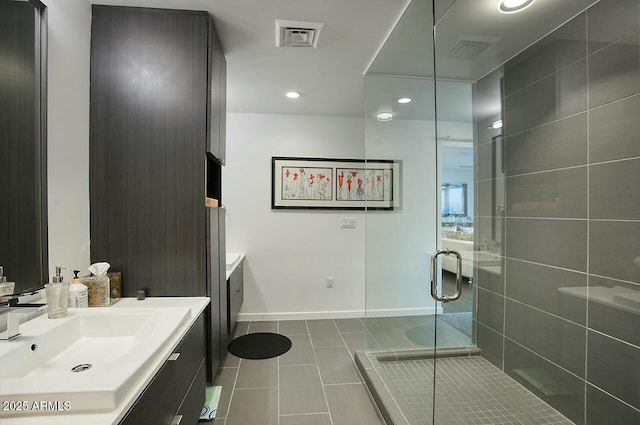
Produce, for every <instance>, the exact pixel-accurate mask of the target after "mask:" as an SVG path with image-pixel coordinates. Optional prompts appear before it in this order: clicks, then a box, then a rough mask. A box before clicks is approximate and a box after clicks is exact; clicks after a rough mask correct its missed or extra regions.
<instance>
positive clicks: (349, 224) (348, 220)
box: [340, 217, 356, 229]
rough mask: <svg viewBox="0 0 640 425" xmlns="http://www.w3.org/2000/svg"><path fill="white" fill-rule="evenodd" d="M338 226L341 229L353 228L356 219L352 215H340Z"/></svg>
mask: <svg viewBox="0 0 640 425" xmlns="http://www.w3.org/2000/svg"><path fill="white" fill-rule="evenodd" d="M340 227H341V228H342V229H355V227H356V219H355V218H353V217H340Z"/></svg>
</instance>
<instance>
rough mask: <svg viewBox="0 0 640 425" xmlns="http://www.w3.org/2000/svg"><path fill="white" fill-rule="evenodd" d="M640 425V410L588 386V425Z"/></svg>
mask: <svg viewBox="0 0 640 425" xmlns="http://www.w3.org/2000/svg"><path fill="white" fill-rule="evenodd" d="M602 424H616V425H638V424H640V410H636V409H633V408H631V407H629V406H628V405H626V404H624V403H621V402H620V401H618V400H616V399H615V398H613V397H611V396H610V395H608V394H606V393H604V392H602V391H600V390H599V389H598V388H594V387H593V386H591V385H587V425H602Z"/></svg>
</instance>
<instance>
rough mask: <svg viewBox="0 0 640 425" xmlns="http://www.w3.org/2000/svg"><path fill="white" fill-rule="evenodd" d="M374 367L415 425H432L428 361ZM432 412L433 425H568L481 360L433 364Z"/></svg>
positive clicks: (539, 401)
mask: <svg viewBox="0 0 640 425" xmlns="http://www.w3.org/2000/svg"><path fill="white" fill-rule="evenodd" d="M380 365H381V366H382V368H383V369H384V371H385V372H386V374H387V375H388V377H389V379H390V380H391V382H392V383H393V384H394V385H395V387H396V389H397V391H398V392H399V396H400V397H402V398H403V399H404V401H405V402H406V404H408V405H409V407H410V409H411V410H412V413H413V414H414V415H415V417H416V418H417V419H418V420H419V422H418V424H419V425H432V416H433V402H434V401H433V389H434V388H433V376H434V371H433V360H406V361H388V362H380ZM396 396H398V394H396ZM435 409H436V410H435V412H436V415H435V425H471V424H496V425H497V424H514V425H515V424H519V425H529V424H548V425H572V424H573V422H571V421H570V420H568V419H567V418H565V417H564V416H563V415H562V414H560V413H559V412H558V411H556V410H555V409H553V408H552V407H550V406H549V405H547V404H546V403H545V402H543V401H542V400H540V399H539V398H538V397H536V396H535V395H534V394H532V393H531V392H530V391H529V390H527V389H526V388H524V387H523V386H522V385H520V384H519V383H518V382H516V381H515V380H513V379H511V378H510V377H509V376H507V375H506V374H505V373H503V372H502V371H501V370H500V369H498V368H496V367H495V366H493V365H492V364H491V363H489V362H488V361H487V360H485V359H484V358H483V357H481V356H472V357H459V358H441V359H438V360H437V363H436V397H435ZM412 425H413V424H412Z"/></svg>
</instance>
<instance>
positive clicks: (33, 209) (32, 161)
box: [0, 0, 48, 292]
mask: <svg viewBox="0 0 640 425" xmlns="http://www.w3.org/2000/svg"><path fill="white" fill-rule="evenodd" d="M46 39H47V23H46V7H45V5H44V4H43V3H42V2H40V1H38V0H29V1H24V0H23V1H17V0H0V182H1V183H0V265H1V266H3V267H4V274H5V275H6V277H7V281H9V282H15V289H14V292H20V291H23V290H25V289H27V288H32V287H36V286H40V285H42V284H43V283H45V282H47V281H48V247H47V202H46V201H47V182H46V176H47V173H46V169H47V164H46V152H47V150H46V128H47V126H46V81H47V79H46V45H47V43H46Z"/></svg>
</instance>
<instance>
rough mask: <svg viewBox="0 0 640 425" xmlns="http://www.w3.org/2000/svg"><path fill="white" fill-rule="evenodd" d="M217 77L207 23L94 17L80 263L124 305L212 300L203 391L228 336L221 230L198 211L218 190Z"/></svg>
mask: <svg viewBox="0 0 640 425" xmlns="http://www.w3.org/2000/svg"><path fill="white" fill-rule="evenodd" d="M225 69H226V63H225V59H224V55H223V52H222V49H221V47H220V42H219V41H218V36H217V33H216V29H215V26H214V23H213V19H212V17H211V16H210V15H209V14H208V13H206V12H199V11H182V10H165V9H145V8H129V7H113V6H93V12H92V27H91V121H90V123H91V124H90V154H89V160H90V167H89V170H90V172H89V179H90V203H91V261H92V262H96V261H108V262H109V263H111V269H112V270H114V271H121V272H122V275H123V286H124V288H123V293H124V295H125V296H135V295H136V293H137V291H138V290H140V289H144V290H146V293H147V295H148V296H210V297H211V304H210V310H209V311H208V312H207V315H208V318H207V335H208V336H209V337H208V339H209V341H207V342H208V343H207V347H208V350H207V351H208V361H207V370H208V374H207V375H208V380H209V381H211V380H212V378H213V376H214V375H215V372H216V370H217V368H218V366H219V362H220V353H221V347H222V345H223V344H224V343H225V342H226V341H222V340H221V338H220V335H222V333H221V332H220V330H219V329H220V326H222V325H223V326H225V327H224V328H223V329H226V326H227V324H226V314H225V316H224V318H222V322H223V323H221V314H220V294H221V289H220V288H221V286H223V285H224V281H221V280H220V275H221V270H223V269H224V267H225V266H224V263H221V262H220V259H221V258H223V255H224V252H225V247H224V245H220V244H219V240H220V238H221V237H222V239H223V240H224V237H223V236H224V235H220V232H222V233H223V232H224V225H222V226H220V223H219V221H218V220H219V216H220V212H219V211H216V214H213V213H211V211H210V209H209V208H205V202H204V198H205V196H206V194H207V193H210V192H212V189H211V188H210V187H208V186H210V185H214V186H217V187H218V189H214V190H213V191H214V192H216V191H217V192H218V193H220V189H219V187H221V186H220V181H219V180H220V176H221V172H220V171H219V167H220V165H221V163H222V159H223V158H220V157H221V154H220V152H224V146H222V147H220V144H221V143H220V142H221V139H220V134H221V133H223V132H224V121H225V114H224V113H223V112H222V111H225V112H226V110H225V108H224V105H222V103H224V102H225V101H226V96H225V94H224V93H225V87H226V76H225ZM214 139H215V141H213V140H214ZM212 143H213V145H216V146H217V151H216V152H212V153H211V154H207V152H208V151H210V150H211V146H212ZM222 145H224V138H223V139H222ZM216 167H218V171H217V172H213V171H212V170H213V169H215V168H216ZM212 176H213V177H212ZM223 223H224V222H223ZM211 232H217V233H218V235H217V237H212V233H211Z"/></svg>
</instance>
